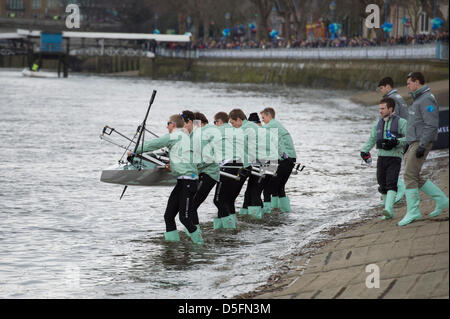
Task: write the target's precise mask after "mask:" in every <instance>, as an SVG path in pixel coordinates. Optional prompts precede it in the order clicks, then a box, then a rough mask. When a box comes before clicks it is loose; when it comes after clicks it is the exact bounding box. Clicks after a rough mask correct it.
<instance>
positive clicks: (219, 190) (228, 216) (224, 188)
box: [213, 112, 242, 229]
mask: <svg viewBox="0 0 450 319" xmlns="http://www.w3.org/2000/svg"><path fill="white" fill-rule="evenodd" d="M228 121H229V117H228V114H227V113H225V112H218V113H216V115H214V124H215V125H216V127H217V128H218V129H219V131H220V138H221V140H220V144H221V145H219V146H218V147H217V148H216V149H217V150H219V151H218V152H216V154H215V155H216V156H217V157H218V160H220V167H221V168H220V171H221V175H220V178H219V183H217V186H216V191H215V193H214V205H216V207H217V210H218V211H217V218H214V220H213V225H214V226H213V227H214V229H221V228H225V229H228V228H230V229H235V228H236V211H235V208H234V200H233V199H232V196H231V195H232V193H231V191H230V190H231V189H232V188H233V187H235V185H236V184H238V183H239V182H240V179H241V176H240V177H237V175H238V172H239V168H237V166H239V163H238V161H237V158H236V157H235V154H234V152H233V138H234V134H233V132H234V128H233V127H232V126H231V125H230V124H229V123H228ZM240 165H241V166H242V164H240ZM228 166H234V167H230V168H228ZM225 175H228V176H225ZM233 176H236V179H237V180H238V181H236V179H234V178H231V177H233Z"/></svg>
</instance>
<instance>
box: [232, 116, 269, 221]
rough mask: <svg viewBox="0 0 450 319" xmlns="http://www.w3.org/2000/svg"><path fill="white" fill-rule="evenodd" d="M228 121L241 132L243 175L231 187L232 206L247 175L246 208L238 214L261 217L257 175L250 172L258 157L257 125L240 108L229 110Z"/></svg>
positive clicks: (261, 205) (261, 204)
mask: <svg viewBox="0 0 450 319" xmlns="http://www.w3.org/2000/svg"><path fill="white" fill-rule="evenodd" d="M229 116H230V123H231V125H232V126H233V127H234V128H235V129H237V130H242V133H241V134H243V137H244V138H243V156H242V157H241V158H242V165H243V171H244V172H245V173H244V174H243V177H242V178H241V180H240V182H239V183H238V184H236V186H235V187H232V188H231V191H232V192H234V194H233V195H232V196H233V197H232V200H233V206H234V202H235V201H236V198H237V197H238V195H239V193H240V191H241V189H242V186H243V185H244V183H245V180H246V179H247V177H248V178H249V180H248V184H247V191H248V195H247V198H248V208H243V209H241V210H240V211H239V214H240V215H246V214H249V215H252V216H255V217H258V218H261V217H262V207H263V203H262V201H261V197H260V196H259V198H258V179H259V177H257V176H255V175H253V174H251V172H252V163H254V162H256V161H257V159H258V156H257V150H258V138H257V136H258V125H256V124H255V123H254V122H250V121H248V120H247V116H246V115H245V114H244V112H243V111H242V110H241V109H233V110H232V111H231V112H230V115H229ZM237 144H238V143H237Z"/></svg>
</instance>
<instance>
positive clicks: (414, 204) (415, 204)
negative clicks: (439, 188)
mask: <svg viewBox="0 0 450 319" xmlns="http://www.w3.org/2000/svg"><path fill="white" fill-rule="evenodd" d="M405 196H406V206H407V212H406V215H405V217H403V219H402V220H401V221H399V222H398V224H397V225H398V226H405V225H408V224H409V223H411V222H413V221H415V220H417V219H420V217H421V216H422V215H421V214H420V209H419V204H420V196H419V189H418V188H410V189H407V190H405Z"/></svg>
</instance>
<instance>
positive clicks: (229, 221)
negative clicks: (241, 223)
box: [221, 215, 236, 229]
mask: <svg viewBox="0 0 450 319" xmlns="http://www.w3.org/2000/svg"><path fill="white" fill-rule="evenodd" d="M221 220H222V228H224V229H236V219H235V217H234V216H233V215H228V216H225V217H222V218H221Z"/></svg>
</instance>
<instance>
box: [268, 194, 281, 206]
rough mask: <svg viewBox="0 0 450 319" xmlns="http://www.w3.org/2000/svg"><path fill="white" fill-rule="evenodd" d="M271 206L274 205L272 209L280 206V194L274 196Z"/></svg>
mask: <svg viewBox="0 0 450 319" xmlns="http://www.w3.org/2000/svg"><path fill="white" fill-rule="evenodd" d="M270 207H272V209H275V208H280V198H279V197H278V196H272V199H271V201H270Z"/></svg>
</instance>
